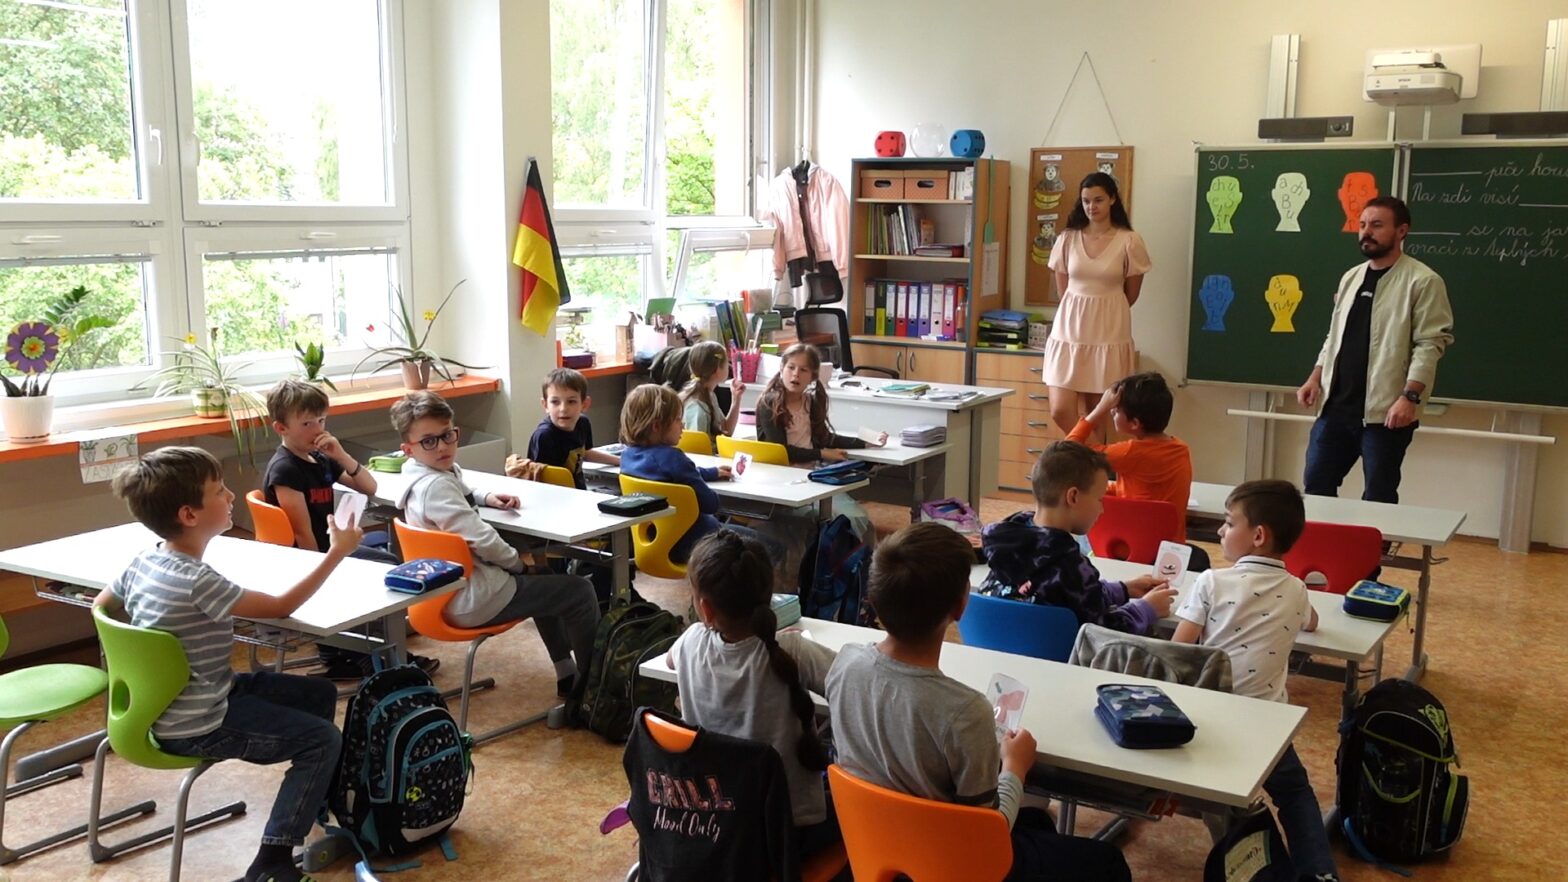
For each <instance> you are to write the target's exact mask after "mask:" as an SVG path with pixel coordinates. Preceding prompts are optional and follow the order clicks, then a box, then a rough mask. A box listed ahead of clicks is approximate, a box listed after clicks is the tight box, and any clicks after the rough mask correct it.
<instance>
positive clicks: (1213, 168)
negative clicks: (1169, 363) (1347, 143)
mask: <svg viewBox="0 0 1568 882" xmlns="http://www.w3.org/2000/svg"><path fill="white" fill-rule="evenodd" d="M1397 153H1398V151H1397V148H1396V147H1395V146H1394V145H1386V146H1381V147H1350V148H1344V147H1332V148H1329V147H1315V146H1289V147H1285V146H1280V147H1275V146H1267V145H1265V146H1259V147H1247V148H1232V149H1217V148H1208V147H1204V148H1200V149H1199V150H1198V151H1197V158H1198V174H1197V183H1198V186H1197V198H1196V199H1195V201H1194V204H1193V233H1192V236H1193V243H1192V284H1191V288H1190V289H1189V295H1188V296H1189V297H1190V298H1191V300H1190V304H1191V313H1190V319H1189V322H1188V330H1187V379H1188V380H1189V381H1194V382H1216V383H1247V384H1254V385H1263V386H1288V387H1292V388H1293V387H1295V386H1298V385H1300V384H1301V382H1302V381H1303V380H1305V379H1306V378H1307V375H1308V374H1309V373H1311V372H1312V364H1313V362H1314V361H1315V360H1316V359H1317V354H1318V350H1319V348H1321V347H1322V345H1323V338H1324V335H1325V334H1327V333H1328V319H1329V314H1330V312H1331V310H1332V307H1333V303H1334V291H1335V290H1336V288H1337V287H1338V285H1339V279H1340V276H1342V275H1343V274H1344V273H1345V271H1346V270H1348V269H1350V268H1351V267H1352V266H1354V265H1355V264H1356V263H1358V262H1359V261H1361V260H1362V259H1363V258H1362V257H1361V252H1360V251H1359V250H1358V248H1357V247H1356V241H1357V239H1356V234H1355V232H1354V226H1352V229H1351V231H1348V232H1347V231H1345V230H1344V227H1345V221H1346V214H1347V209H1346V208H1345V207H1344V203H1346V202H1351V209H1352V210H1350V211H1349V214H1350V216H1351V217H1358V216H1359V214H1360V211H1361V204H1362V203H1364V202H1365V200H1366V198H1368V197H1369V195H1375V194H1373V193H1372V191H1374V190H1375V191H1376V194H1387V193H1389V192H1391V190H1390V187H1391V186H1392V184H1393V182H1394V179H1395V178H1394V175H1395V160H1396V156H1397ZM1235 191H1239V192H1240V194H1241V199H1240V202H1239V203H1236V202H1235V196H1234V195H1227V194H1233V193H1234V192H1235ZM1211 193H1212V194H1213V195H1211ZM1211 206H1212V207H1211ZM1216 209H1217V211H1216ZM1287 277H1288V278H1287ZM1271 285H1273V286H1274V292H1273V293H1270V287H1271ZM1297 291H1299V292H1300V294H1299V300H1297V299H1296V297H1297V295H1296V294H1295V293H1294V292H1297ZM1271 301H1272V303H1273V304H1274V305H1273V306H1271ZM1292 301H1294V303H1292ZM1276 306H1277V307H1278V310H1279V313H1280V315H1278V316H1276V312H1275V309H1276ZM1445 367H1446V365H1445Z"/></svg>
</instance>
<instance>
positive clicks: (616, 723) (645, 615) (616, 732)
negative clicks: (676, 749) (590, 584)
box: [573, 598, 686, 742]
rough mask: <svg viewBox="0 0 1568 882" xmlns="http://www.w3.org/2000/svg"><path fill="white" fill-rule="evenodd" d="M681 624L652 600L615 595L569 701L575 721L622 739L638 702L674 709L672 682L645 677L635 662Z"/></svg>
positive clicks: (671, 638) (669, 639)
mask: <svg viewBox="0 0 1568 882" xmlns="http://www.w3.org/2000/svg"><path fill="white" fill-rule="evenodd" d="M685 628H686V623H685V622H684V621H682V620H681V618H680V617H679V616H677V615H674V614H673V613H670V612H667V611H665V610H664V609H661V608H660V607H659V606H657V605H656V604H652V603H648V602H646V601H630V600H624V599H620V598H617V599H616V600H615V601H613V602H612V603H611V604H610V609H609V611H608V612H606V613H605V614H604V616H603V617H602V618H600V619H599V630H598V633H596V634H595V635H594V638H593V659H592V660H591V661H590V662H589V665H588V670H587V672H586V674H585V676H584V677H583V678H582V684H581V688H580V689H579V693H580V695H581V698H580V699H578V700H576V701H575V702H574V703H573V708H574V709H575V710H576V714H575V715H574V716H575V722H576V723H577V724H578V725H580V726H584V727H586V728H588V729H591V730H593V731H594V732H598V733H599V734H600V735H603V736H604V737H605V738H607V739H609V740H611V741H616V742H620V741H625V740H626V738H627V736H628V735H629V734H631V730H632V717H633V715H634V714H635V713H636V711H637V708H639V707H642V706H643V705H647V706H649V707H653V708H657V709H658V710H661V711H664V712H666V713H670V714H673V713H675V696H676V690H675V684H674V683H665V682H662V681H659V680H653V679H650V678H648V677H644V676H642V674H641V673H640V672H639V671H638V667H639V666H641V665H642V663H643V662H645V661H648V660H649V659H653V658H658V657H659V656H661V655H663V654H664V653H665V652H667V651H668V650H669V648H670V646H671V645H672V644H674V643H675V638H677V637H679V636H681V632H682V631H684V630H685Z"/></svg>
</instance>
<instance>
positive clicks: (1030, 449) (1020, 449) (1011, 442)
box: [1001, 433, 1053, 462]
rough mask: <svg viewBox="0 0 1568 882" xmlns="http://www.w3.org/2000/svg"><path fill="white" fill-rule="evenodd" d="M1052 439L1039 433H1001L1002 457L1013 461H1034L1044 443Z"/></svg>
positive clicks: (1043, 448)
mask: <svg viewBox="0 0 1568 882" xmlns="http://www.w3.org/2000/svg"><path fill="white" fill-rule="evenodd" d="M1052 440H1053V439H1051V438H1047V437H1045V436H1044V435H1041V434H1024V435H1009V434H1006V433H1003V435H1002V454H1001V455H1002V459H1004V460H1012V461H1013V462H1034V461H1035V460H1037V459H1039V458H1040V454H1041V452H1043V451H1044V450H1045V445H1047V444H1050V443H1051V441H1052Z"/></svg>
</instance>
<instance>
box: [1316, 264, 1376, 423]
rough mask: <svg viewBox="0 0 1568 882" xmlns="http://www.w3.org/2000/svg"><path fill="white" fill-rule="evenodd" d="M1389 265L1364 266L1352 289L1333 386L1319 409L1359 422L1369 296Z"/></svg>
mask: <svg viewBox="0 0 1568 882" xmlns="http://www.w3.org/2000/svg"><path fill="white" fill-rule="evenodd" d="M1389 269H1390V267H1383V268H1382V269H1372V268H1371V267H1367V274H1366V278H1364V279H1362V280H1361V287H1360V288H1357V289H1356V301H1355V302H1354V303H1352V304H1350V312H1349V313H1348V314H1346V316H1345V332H1344V334H1342V335H1341V336H1340V338H1339V355H1338V356H1337V357H1336V358H1335V359H1334V386H1333V388H1331V389H1329V392H1328V401H1326V402H1324V405H1323V409H1324V410H1326V411H1329V412H1332V413H1333V414H1334V415H1336V416H1339V417H1343V418H1345V419H1347V420H1355V421H1356V422H1358V423H1359V422H1361V421H1362V420H1363V419H1364V418H1365V417H1364V416H1363V414H1364V412H1365V411H1366V409H1367V366H1368V359H1369V356H1370V353H1369V350H1370V349H1371V346H1372V297H1373V294H1374V293H1375V292H1376V291H1377V282H1378V280H1379V279H1381V278H1383V276H1384V274H1386V273H1387V272H1388V271H1389Z"/></svg>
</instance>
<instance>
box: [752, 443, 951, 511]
mask: <svg viewBox="0 0 1568 882" xmlns="http://www.w3.org/2000/svg"><path fill="white" fill-rule="evenodd" d="M735 437H736V438H745V439H748V440H755V439H756V437H757V427H756V426H736V427H735ZM952 447H953V444H952V442H951V441H944V442H942V443H941V444H936V445H933V446H931V447H905V446H904V442H903V441H902V440H901V439H900V438H899V437H898V435H897V434H889V435H888V439H887V445H886V446H884V447H866V448H864V449H859V450H857V449H853V448H846V449H845V450H844V454H845V455H846V456H848V457H849V458H850V459H857V460H860V461H861V462H869V463H875V464H876V465H878V466H887V467H889V468H907V469H909V484H910V500H909V522H910V523H915V522H917V521H919V520H920V506H921V504H922V503H925V502H929V501H931V500H933V499H937V498H939V497H938V496H937V494H936V488H935V487H933V486H932V485H933V484H938V485H940V484H941V483H942V481H943V476H944V475H945V474H946V473H947V452H948V451H949V450H951V449H952ZM878 471H880V469H879V470H878Z"/></svg>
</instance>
